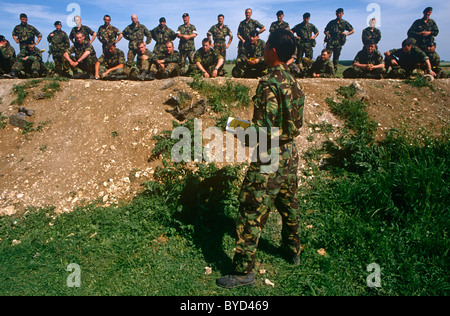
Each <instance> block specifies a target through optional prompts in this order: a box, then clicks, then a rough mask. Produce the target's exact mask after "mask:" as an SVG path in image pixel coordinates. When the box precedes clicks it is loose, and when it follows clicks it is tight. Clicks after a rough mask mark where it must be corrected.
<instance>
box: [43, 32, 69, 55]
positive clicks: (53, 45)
mask: <svg viewBox="0 0 450 316" xmlns="http://www.w3.org/2000/svg"><path fill="white" fill-rule="evenodd" d="M50 34H53V36H50ZM50 34H49V35H48V37H47V41H48V43H49V44H50V51H49V53H52V54H53V57H62V55H63V54H64V52H65V51H67V49H68V48H69V47H70V41H69V37H68V36H67V33H66V32H64V31H63V30H60V31H58V30H54V31H53V32H51V33H50Z"/></svg>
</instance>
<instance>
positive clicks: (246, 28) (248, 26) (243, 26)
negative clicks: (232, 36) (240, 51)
mask: <svg viewBox="0 0 450 316" xmlns="http://www.w3.org/2000/svg"><path fill="white" fill-rule="evenodd" d="M263 28H264V25H262V24H261V23H259V22H258V21H256V20H253V19H250V20H248V21H247V20H244V21H242V22H241V23H239V28H238V32H237V35H240V36H241V37H242V38H243V39H244V40H245V41H246V42H247V41H249V40H250V33H251V32H252V31H255V30H258V29H259V30H260V29H263Z"/></svg>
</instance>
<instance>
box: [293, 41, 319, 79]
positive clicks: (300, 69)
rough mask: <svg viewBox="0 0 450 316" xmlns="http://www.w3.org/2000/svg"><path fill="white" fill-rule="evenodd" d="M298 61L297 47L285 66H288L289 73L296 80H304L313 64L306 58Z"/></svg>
mask: <svg viewBox="0 0 450 316" xmlns="http://www.w3.org/2000/svg"><path fill="white" fill-rule="evenodd" d="M297 59H298V47H297V48H296V49H295V53H294V55H292V57H291V59H289V60H288V61H287V63H286V65H288V66H289V71H290V72H291V74H292V75H293V76H294V77H296V78H305V77H306V76H307V73H308V70H309V68H310V67H311V65H312V64H313V63H314V62H313V60H312V59H310V58H308V57H302V58H301V60H300V61H298V60H297Z"/></svg>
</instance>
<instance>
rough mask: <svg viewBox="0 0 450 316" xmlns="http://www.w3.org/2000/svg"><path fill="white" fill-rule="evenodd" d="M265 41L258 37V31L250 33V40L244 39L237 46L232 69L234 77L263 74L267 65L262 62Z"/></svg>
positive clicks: (254, 76) (249, 76) (250, 76)
mask: <svg viewBox="0 0 450 316" xmlns="http://www.w3.org/2000/svg"><path fill="white" fill-rule="evenodd" d="M265 46H266V43H265V42H264V41H263V40H261V39H259V33H258V31H252V32H251V33H250V41H245V43H243V44H242V46H241V47H240V48H239V53H238V58H237V59H236V66H235V67H234V68H233V70H232V75H233V77H235V78H240V77H244V78H256V77H261V76H263V75H264V71H265V70H266V69H267V65H266V63H265V62H264V49H265Z"/></svg>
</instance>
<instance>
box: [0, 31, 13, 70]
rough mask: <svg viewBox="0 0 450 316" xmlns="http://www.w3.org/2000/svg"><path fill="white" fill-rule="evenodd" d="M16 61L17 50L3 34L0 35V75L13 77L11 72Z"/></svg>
mask: <svg viewBox="0 0 450 316" xmlns="http://www.w3.org/2000/svg"><path fill="white" fill-rule="evenodd" d="M15 62H16V51H15V50H14V48H13V47H12V46H11V45H10V44H9V42H8V41H7V40H6V38H5V37H4V36H3V35H0V77H2V76H3V77H4V78H11V76H10V72H11V71H12V66H13V65H14V63H15Z"/></svg>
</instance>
